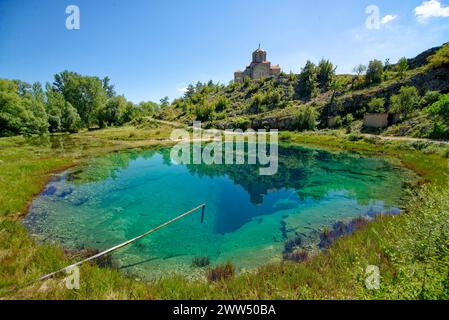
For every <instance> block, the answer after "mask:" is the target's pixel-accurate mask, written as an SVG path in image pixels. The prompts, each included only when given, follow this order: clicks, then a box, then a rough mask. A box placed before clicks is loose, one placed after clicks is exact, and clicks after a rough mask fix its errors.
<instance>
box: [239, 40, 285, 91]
mask: <svg viewBox="0 0 449 320" xmlns="http://www.w3.org/2000/svg"><path fill="white" fill-rule="evenodd" d="M280 73H281V68H280V67H279V65H276V66H271V62H270V61H267V52H266V51H265V50H262V49H261V48H260V45H259V48H258V49H257V50H256V51H254V52H253V61H252V62H251V64H250V65H249V66H247V67H246V69H245V71H240V70H238V71H236V72H235V73H234V82H236V83H242V82H243V81H244V80H245V78H246V77H249V78H250V79H253V80H259V79H262V78H267V77H271V76H277V75H279V74H280Z"/></svg>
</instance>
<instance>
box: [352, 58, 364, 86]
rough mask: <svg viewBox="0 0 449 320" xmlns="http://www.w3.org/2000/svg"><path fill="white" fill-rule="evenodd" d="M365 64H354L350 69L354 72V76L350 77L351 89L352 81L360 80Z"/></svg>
mask: <svg viewBox="0 0 449 320" xmlns="http://www.w3.org/2000/svg"><path fill="white" fill-rule="evenodd" d="M366 69H367V68H366V66H365V65H364V64H359V65H357V66H355V67H354V68H353V69H352V71H353V72H354V73H355V74H356V75H355V77H354V78H352V84H351V89H352V88H354V83H355V82H356V81H357V82H359V81H360V78H361V77H362V75H363V74H364V73H365V72H366Z"/></svg>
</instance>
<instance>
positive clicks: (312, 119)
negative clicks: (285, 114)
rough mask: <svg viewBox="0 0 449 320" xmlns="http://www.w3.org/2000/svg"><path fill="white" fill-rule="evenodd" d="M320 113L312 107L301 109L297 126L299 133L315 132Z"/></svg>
mask: <svg viewBox="0 0 449 320" xmlns="http://www.w3.org/2000/svg"><path fill="white" fill-rule="evenodd" d="M317 118H318V112H317V111H316V110H315V109H314V108H313V107H311V106H306V107H304V108H301V109H300V110H299V112H298V114H297V115H296V119H295V124H296V129H297V130H299V131H304V130H315V128H316V121H317Z"/></svg>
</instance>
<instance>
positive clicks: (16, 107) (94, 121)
mask: <svg viewBox="0 0 449 320" xmlns="http://www.w3.org/2000/svg"><path fill="white" fill-rule="evenodd" d="M158 110H159V105H158V104H157V103H154V102H151V101H148V102H141V103H139V104H133V103H132V102H131V101H128V100H126V98H125V97H124V96H123V95H117V93H116V92H115V90H114V85H112V84H111V83H110V79H109V78H108V77H105V78H103V79H101V78H99V77H95V76H83V75H81V74H78V73H75V72H70V71H63V72H61V73H58V74H56V75H55V76H54V81H53V83H52V84H50V83H47V84H46V85H45V88H43V87H42V85H41V84H40V83H39V82H36V83H34V84H32V85H31V84H29V83H26V82H23V81H20V80H7V79H0V136H10V135H18V134H45V133H49V132H50V133H56V132H70V133H73V132H77V131H79V130H81V129H84V128H87V129H89V128H94V127H98V128H104V127H107V126H120V125H123V124H125V123H127V122H129V121H131V120H133V119H135V118H137V117H144V116H149V115H152V114H153V113H154V112H157V111H158Z"/></svg>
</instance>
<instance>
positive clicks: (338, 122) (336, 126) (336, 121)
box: [334, 116, 343, 128]
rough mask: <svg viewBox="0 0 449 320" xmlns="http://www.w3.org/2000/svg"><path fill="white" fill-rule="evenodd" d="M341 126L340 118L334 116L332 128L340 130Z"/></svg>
mask: <svg viewBox="0 0 449 320" xmlns="http://www.w3.org/2000/svg"><path fill="white" fill-rule="evenodd" d="M342 125H343V120H341V117H340V116H336V117H335V124H334V128H340V127H341V126H342Z"/></svg>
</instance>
